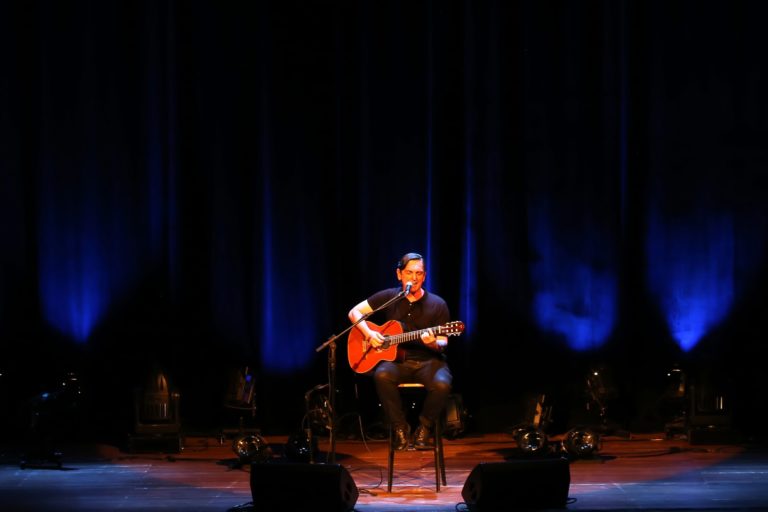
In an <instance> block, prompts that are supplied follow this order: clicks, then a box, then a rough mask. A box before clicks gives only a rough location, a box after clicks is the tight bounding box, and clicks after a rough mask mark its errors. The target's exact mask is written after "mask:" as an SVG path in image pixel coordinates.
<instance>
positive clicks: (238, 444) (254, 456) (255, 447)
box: [232, 434, 272, 464]
mask: <svg viewBox="0 0 768 512" xmlns="http://www.w3.org/2000/svg"><path fill="white" fill-rule="evenodd" d="M232 451H233V452H235V455H237V458H238V460H239V461H240V463H241V464H249V463H252V462H266V460H267V459H269V458H271V457H272V449H271V448H270V447H269V443H268V442H267V441H266V440H265V439H264V438H263V437H261V436H260V435H259V434H248V435H244V436H240V437H237V438H235V441H234V442H233V443H232Z"/></svg>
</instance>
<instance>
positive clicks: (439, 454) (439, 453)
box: [387, 382, 448, 492]
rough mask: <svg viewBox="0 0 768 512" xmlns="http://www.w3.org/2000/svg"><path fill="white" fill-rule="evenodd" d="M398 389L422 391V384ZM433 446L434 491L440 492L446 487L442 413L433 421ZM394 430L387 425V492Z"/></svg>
mask: <svg viewBox="0 0 768 512" xmlns="http://www.w3.org/2000/svg"><path fill="white" fill-rule="evenodd" d="M398 388H400V389H418V388H421V389H424V385H423V384H418V383H415V382H408V383H405V384H400V385H399V386H398ZM434 435H435V446H434V448H433V449H432V451H433V453H434V457H435V490H436V491H437V492H440V484H441V483H442V485H448V483H447V482H446V478H445V457H444V456H443V413H440V418H438V420H437V421H435V425H434ZM395 451H397V450H395V429H394V427H393V425H392V424H390V425H389V457H388V459H387V466H388V467H387V470H388V479H387V492H392V476H393V474H394V470H395Z"/></svg>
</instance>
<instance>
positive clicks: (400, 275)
mask: <svg viewBox="0 0 768 512" xmlns="http://www.w3.org/2000/svg"><path fill="white" fill-rule="evenodd" d="M426 277H427V273H426V272H425V271H424V261H423V260H411V261H409V262H408V264H407V265H406V266H405V268H404V269H403V270H400V269H397V279H399V280H400V282H401V283H402V285H403V288H405V283H407V282H408V281H410V282H411V293H417V292H418V291H419V289H420V288H421V286H422V285H423V284H424V279H425V278H426Z"/></svg>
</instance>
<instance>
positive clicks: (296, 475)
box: [251, 462, 359, 512]
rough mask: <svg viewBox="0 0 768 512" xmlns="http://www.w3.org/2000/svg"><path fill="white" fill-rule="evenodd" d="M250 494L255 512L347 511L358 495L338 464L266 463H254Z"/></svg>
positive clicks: (346, 473) (346, 472)
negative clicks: (277, 511) (285, 511)
mask: <svg viewBox="0 0 768 512" xmlns="http://www.w3.org/2000/svg"><path fill="white" fill-rule="evenodd" d="M251 495H252V496H253V505H254V509H255V510H317V511H323V512H347V511H349V510H352V509H353V508H354V507H355V503H357V498H358V496H359V492H358V490H357V486H356V485H355V482H354V480H352V477H351V476H350V474H349V472H348V471H347V470H346V468H344V467H343V466H340V465H338V464H307V463H292V462H274V463H269V462H264V463H254V464H251Z"/></svg>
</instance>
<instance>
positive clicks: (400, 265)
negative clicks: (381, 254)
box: [397, 252, 424, 270]
mask: <svg viewBox="0 0 768 512" xmlns="http://www.w3.org/2000/svg"><path fill="white" fill-rule="evenodd" d="M411 260H422V261H423V260H424V257H423V256H422V255H421V254H419V253H417V252H408V253H405V254H403V257H402V258H400V261H398V262H397V269H398V270H403V269H404V268H405V267H406V265H408V262H409V261H411Z"/></svg>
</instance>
